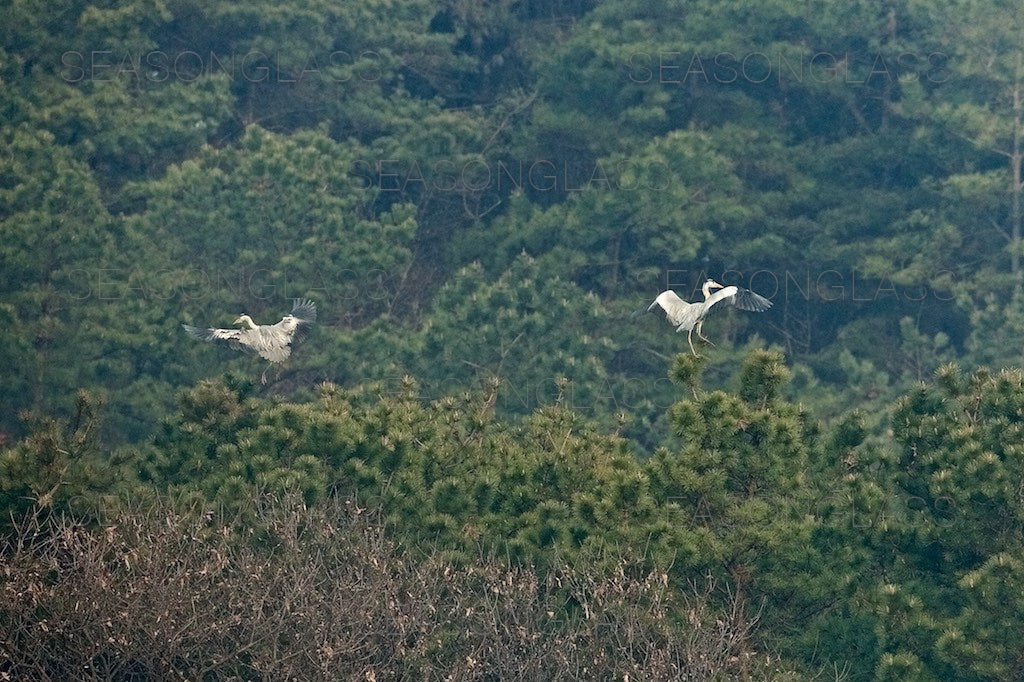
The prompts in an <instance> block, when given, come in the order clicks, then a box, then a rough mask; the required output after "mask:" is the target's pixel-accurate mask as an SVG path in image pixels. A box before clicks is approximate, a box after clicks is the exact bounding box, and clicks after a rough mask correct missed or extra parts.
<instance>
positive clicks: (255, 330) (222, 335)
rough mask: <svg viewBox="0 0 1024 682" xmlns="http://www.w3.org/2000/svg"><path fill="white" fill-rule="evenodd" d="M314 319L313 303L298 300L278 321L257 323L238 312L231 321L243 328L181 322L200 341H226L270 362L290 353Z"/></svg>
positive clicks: (281, 360)
mask: <svg viewBox="0 0 1024 682" xmlns="http://www.w3.org/2000/svg"><path fill="white" fill-rule="evenodd" d="M314 322H316V304H315V303H313V302H312V301H309V300H303V299H297V300H296V301H295V302H294V304H293V305H292V311H291V312H290V313H288V314H287V315H285V316H284V317H283V318H281V321H280V322H278V323H277V324H256V323H255V322H253V321H252V318H251V317H249V316H248V315H244V314H243V315H239V317H238V319H237V320H235V321H234V323H233V324H241V325H244V326H243V328H242V329H204V328H202V327H193V326H192V325H190V324H183V325H181V326H182V327H184V328H185V331H186V332H188V333H189V334H191V335H192V336H194V337H196V338H197V339H202V340H203V341H211V342H214V343H222V344H227V345H228V346H230V347H231V348H233V349H235V350H241V351H245V352H247V353H257V354H259V355H260V356H261V357H263V358H265V359H267V360H269V361H270V362H272V363H282V362H284V361H285V360H287V359H288V356H289V355H291V353H292V344H293V343H295V342H296V341H298V340H299V339H300V338H302V337H303V336H305V335H306V334H307V333H308V332H309V329H310V327H312V325H313V323H314ZM260 382H261V383H264V384H265V383H267V370H263V377H262V378H261V379H260Z"/></svg>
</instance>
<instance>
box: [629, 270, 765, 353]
mask: <svg viewBox="0 0 1024 682" xmlns="http://www.w3.org/2000/svg"><path fill="white" fill-rule="evenodd" d="M712 289H718V291H716V292H715V293H711V290H712ZM701 291H702V292H704V300H703V301H699V302H696V303H688V302H686V301H684V300H683V299H681V298H679V296H677V295H676V292H674V291H672V290H671V289H666V290H665V291H663V292H661V293H660V294H658V296H657V298H655V299H654V302H653V303H651V304H650V305H649V306H647V307H646V309H645V308H641V309H640V310H638V311H636V312H635V313H633V316H634V317H635V316H637V315H641V314H643V313H645V312H648V313H649V312H653V311H654V309H655V308H661V309H662V310H663V311H664V312H665V316H666V317H667V318H668V321H669V322H671V323H672V324H673V325H674V326H675V328H676V331H677V332H682V331H685V332H687V334H686V340H687V341H688V342H689V344H690V352H692V353H693V354H694V355H697V351H696V350H694V348H693V332H694V330H696V331H697V336H698V337H700V338H701V339H703V340H705V341H707V342H708V343H711V345H714V344H713V343H712V342H711V339H709V338H707V337H706V336H704V334H703V333H702V332H701V327H702V325H703V324H704V318H705V317H707V314H708V312H709V311H710V310H711V309H712V308H713V307H714V306H715V304H717V303H720V302H722V301H725V302H727V303H730V304H732V305H734V306H736V307H737V308H739V309H740V310H748V311H750V312H755V313H762V312H764V311H765V310H768V309H769V308H771V307H772V302H771V301H769V300H768V299H767V298H765V297H764V296H761V295H760V294H756V293H754V292H753V291H751V290H750V289H741V288H739V287H737V286H723V285H721V284H719V283H718V282H716V281H715V280H713V279H709V280H708V281H706V282H704V286H702V287H701Z"/></svg>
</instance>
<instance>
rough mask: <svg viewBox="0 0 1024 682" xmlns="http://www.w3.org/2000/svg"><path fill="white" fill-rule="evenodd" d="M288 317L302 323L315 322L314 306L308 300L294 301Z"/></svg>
mask: <svg viewBox="0 0 1024 682" xmlns="http://www.w3.org/2000/svg"><path fill="white" fill-rule="evenodd" d="M290 316H291V317H294V318H296V319H298V320H301V321H303V322H316V304H315V303H313V302H312V301H310V300H309V299H296V301H295V304H294V305H293V306H292V312H291V314H290ZM287 317H289V316H288V315H286V316H285V318H286V319H287Z"/></svg>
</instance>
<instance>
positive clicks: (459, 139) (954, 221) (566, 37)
mask: <svg viewBox="0 0 1024 682" xmlns="http://www.w3.org/2000/svg"><path fill="white" fill-rule="evenodd" d="M1022 16H1024V15H1022V14H1021V12H1020V11H1019V9H1018V8H1017V7H1016V6H1015V5H1014V4H1013V3H1012V2H1009V1H1008V0H949V1H948V2H941V3H939V4H937V5H935V4H932V5H928V4H925V3H898V2H897V3H887V4H881V5H880V4H878V3H871V2H865V1H862V0H856V1H852V2H851V1H849V0H848V1H845V2H838V1H837V0H816V1H815V2H810V3H803V4H798V5H794V4H792V3H790V4H785V3H781V2H777V1H776V2H767V3H752V2H749V1H748V0H724V1H723V0H718V1H716V2H710V1H709V0H687V1H686V2H682V1H679V0H658V1H655V2H647V1H642V0H608V1H605V2H592V1H590V0H566V1H564V2H554V3H539V2H497V3H493V2H492V3H483V4H481V3H472V2H468V1H465V0H444V1H443V2H439V3H438V2H427V1H426V0H408V1H404V2H399V3H338V2H329V1H327V0H285V1H283V2H270V1H269V0H258V1H256V2H249V3H242V4H239V3H233V2H227V1H223V0H216V1H214V2H211V3H206V4H200V3H196V2H191V1H187V2H186V1H179V0H174V1H168V2H162V1H159V2H150V1H149V0H119V1H117V2H104V3H98V4H89V3H83V2H79V1H72V2H67V3H53V2H48V1H44V2H42V3H35V4H32V3H27V2H24V1H22V0H15V1H13V2H8V3H6V4H5V5H4V6H3V7H2V8H0V38H2V41H0V45H2V46H3V47H2V48H0V84H2V86H3V87H0V121H2V122H3V126H2V130H0V151H2V153H0V272H2V275H3V277H2V281H0V347H2V348H3V351H4V359H5V362H4V363H3V365H2V367H0V387H2V388H0V391H2V393H0V511H2V512H3V514H4V519H5V520H4V521H3V523H5V524H6V523H8V520H7V519H12V517H11V515H12V514H13V516H14V517H18V516H19V515H22V514H23V513H25V511H26V510H27V509H28V508H29V507H30V506H31V505H33V504H34V505H39V506H41V507H43V508H44V509H45V510H46V513H64V512H73V513H81V514H84V515H91V514H94V513H95V511H96V508H97V507H98V506H99V507H104V509H106V508H109V507H110V506H112V505H114V504H115V501H116V500H117V499H120V498H124V497H126V496H134V497H138V498H142V499H151V498H161V497H163V496H172V497H181V498H184V499H186V500H196V501H202V503H203V504H204V505H212V506H217V507H220V508H224V509H236V510H241V509H244V508H245V501H246V500H248V499H250V498H253V497H258V496H261V495H267V494H270V495H285V494H287V495H295V496H298V497H299V498H300V499H302V500H303V501H304V503H306V504H307V505H310V506H311V507H313V508H318V507H319V506H320V505H324V504H327V503H328V501H329V500H331V499H341V498H345V499H352V500H355V501H357V503H358V504H360V505H369V506H372V507H373V508H380V509H381V510H382V514H383V523H384V525H385V528H386V532H387V533H389V534H390V535H391V537H392V538H393V539H394V540H395V541H397V542H399V543H402V544H403V546H404V547H405V548H406V549H407V550H409V551H410V552H419V553H421V554H422V555H424V556H435V555H438V556H439V555H444V557H446V558H445V560H446V561H451V562H452V565H468V564H469V563H471V562H472V561H474V560H475V559H476V558H477V557H478V555H479V552H480V551H481V550H484V551H486V552H493V553H494V554H495V555H496V556H502V557H504V558H505V559H506V560H511V561H512V562H514V563H519V564H522V565H527V564H530V565H533V566H534V567H535V568H538V569H539V570H540V571H541V572H543V571H546V570H549V569H552V568H553V567H555V566H557V565H559V561H562V560H563V559H566V558H571V559H573V560H578V561H588V562H591V563H592V564H593V566H594V567H595V568H596V569H597V570H599V571H612V570H613V569H614V568H615V566H616V565H617V564H616V562H617V561H618V557H621V556H622V555H623V553H625V554H627V555H629V556H630V557H632V558H633V559H635V560H636V562H635V564H634V565H636V566H642V567H643V570H644V571H656V572H659V571H660V573H658V575H662V574H663V575H664V576H666V580H667V581H669V585H668V588H669V589H671V590H672V594H674V595H675V596H676V597H678V596H679V595H680V594H682V593H683V592H686V593H687V594H689V592H687V590H688V589H691V588H692V585H693V584H694V583H695V582H700V581H703V580H705V579H706V576H711V577H712V579H713V581H714V584H715V585H716V586H717V590H716V591H713V592H711V593H709V595H708V596H709V604H710V606H709V609H710V611H709V613H711V614H714V616H715V617H716V618H717V617H719V616H721V617H722V618H721V619H722V620H723V622H726V621H728V620H729V616H728V615H727V614H726V612H725V611H723V609H725V608H727V607H728V608H732V607H736V608H739V609H740V611H741V612H742V614H743V615H745V616H746V617H749V618H750V619H752V618H753V615H754V614H755V613H760V621H759V622H760V624H761V626H762V627H761V628H760V629H759V631H758V635H757V638H756V639H757V641H756V643H753V644H750V646H749V647H748V649H747V650H745V651H741V652H739V653H737V652H736V651H735V650H729V651H730V655H733V654H736V656H735V661H734V663H735V664H736V665H739V666H740V667H741V668H743V670H741V671H738V672H737V671H736V670H735V669H733V668H730V669H729V670H730V673H729V674H733V673H735V674H736V675H737V676H739V677H743V676H748V677H750V676H754V673H755V670H754V669H753V668H751V669H747V668H746V667H745V666H747V663H746V661H750V660H753V659H752V658H751V656H752V655H753V653H754V652H757V653H758V655H761V654H764V656H766V657H767V656H774V655H776V654H781V655H782V656H783V657H784V658H785V659H786V660H787V661H791V662H793V665H785V666H782V668H785V669H789V668H798V669H799V670H800V671H801V672H802V673H806V674H807V675H808V676H811V675H813V674H816V673H820V672H821V670H822V669H823V668H822V667H823V666H825V667H826V668H827V667H828V666H829V664H834V665H835V666H836V668H837V669H838V670H839V671H840V674H839V676H840V677H841V676H842V674H843V671H845V672H848V673H849V676H850V677H851V678H854V679H873V678H878V679H894V680H896V679H968V680H988V679H999V680H1003V679H1005V680H1015V679H1020V678H1021V676H1022V670H1024V659H1021V658H1020V654H1019V652H1020V651H1022V650H1024V643H1022V642H1021V641H1020V637H1019V636H1018V635H1017V633H1018V631H1019V630H1020V628H1018V627H1015V624H1016V623H1015V621H1016V620H1017V619H1018V618H1016V617H1017V616H1018V615H1019V613H1020V611H1021V608H1022V605H1021V604H1020V599H1019V598H1018V597H1017V596H1015V595H1017V594H1019V592H1020V584H1021V577H1020V576H1021V566H1022V565H1024V555H1022V549H1021V547H1022V545H1021V536H1022V531H1021V508H1022V505H1024V500H1022V498H1021V495H1020V492H1019V490H1020V488H1021V485H1020V481H1021V477H1022V476H1024V473H1022V472H1021V466H1020V464H1021V461H1020V460H1021V451H1022V449H1024V446H1022V445H1021V444H1020V443H1018V441H1019V440H1021V437H1022V433H1021V427H1020V425H1019V423H1018V422H1021V420H1022V414H1024V401H1022V399H1021V395H1022V393H1024V391H1022V390H1021V379H1020V375H1019V371H1018V370H1017V369H1015V367H1016V366H1018V365H1020V363H1021V357H1022V350H1021V339H1022V336H1024V293H1022V291H1024V289H1022V286H1021V284H1022V277H1024V274H1022V273H1024V268H1022V265H1021V259H1020V257H1021V255H1022V253H1024V247H1022V237H1021V233H1022V230H1024V227H1022V225H1024V182H1022V178H1021V172H1022V171H1021V169H1022V168H1024V147H1022V143H1024V137H1022V135H1021V134H1020V130H1021V129H1022V116H1024V114H1022V112H1024V107H1022V106H1021V101H1020V100H1021V92H1024V71H1022V68H1021V64H1022V59H1024V57H1022V54H1024V53H1022V47H1021V46H1022V45H1024V41H1022V40H1021V37H1022V35H1024V33H1022V24H1021V21H1022ZM707 276H713V277H715V278H716V279H719V280H720V281H722V282H723V283H725V284H737V285H740V286H744V287H748V288H751V289H754V290H755V291H757V292H758V293H760V294H762V295H764V296H767V297H769V298H770V299H771V300H772V302H773V304H774V305H773V307H772V308H771V310H769V311H767V312H765V313H760V314H751V313H747V312H744V311H738V310H735V309H732V308H730V307H728V306H722V307H721V308H719V309H716V310H714V311H712V313H711V314H710V315H709V316H708V319H707V320H706V324H705V326H704V332H705V333H706V334H707V335H708V336H709V338H710V339H712V340H713V343H714V344H715V345H714V346H712V345H710V344H707V343H704V342H700V343H699V344H698V346H697V350H698V352H699V353H700V354H701V356H702V357H693V356H692V355H690V354H689V353H688V347H687V344H686V339H685V338H684V336H685V335H683V334H677V333H675V332H674V331H673V330H672V329H671V327H669V326H668V325H666V324H665V323H664V322H663V321H661V320H655V319H654V316H645V317H643V318H640V319H632V318H629V317H628V315H629V313H630V312H631V311H633V310H636V308H637V307H638V306H639V305H640V304H641V303H642V302H646V303H649V302H650V300H651V299H652V298H653V296H655V295H657V293H658V292H660V291H663V290H665V289H668V288H671V289H674V290H675V291H676V292H677V293H678V294H679V295H680V296H682V297H683V298H685V299H687V300H691V301H692V300H696V299H697V298H699V297H700V295H701V294H700V285H701V283H702V282H703V280H704V278H705V277H707ZM297 297H309V298H312V299H313V300H314V301H315V302H316V303H317V305H318V310H319V312H320V317H319V319H318V323H317V325H316V327H315V328H314V330H313V334H312V335H311V336H310V337H309V338H308V339H306V340H305V342H304V343H303V344H302V345H300V346H298V347H297V348H296V349H295V352H294V354H293V355H292V357H291V358H289V360H288V362H287V363H286V364H285V365H284V366H283V367H281V368H280V371H279V372H277V371H276V370H274V371H272V372H271V381H270V382H269V383H268V385H267V386H265V387H264V386H262V385H257V384H256V382H255V381H254V380H255V377H257V376H259V374H260V372H262V370H263V369H264V367H265V365H266V363H265V362H263V361H262V360H261V359H258V358H256V357H253V356H246V355H242V354H239V353H235V352H233V351H231V350H228V349H224V348H219V347H215V346H211V345H206V344H202V343H198V342H195V341H194V340H193V339H190V338H189V337H188V336H187V335H185V334H184V333H183V332H182V330H181V326H180V325H181V324H182V323H191V324H197V325H202V326H218V327H226V326H229V325H230V324H231V321H232V320H234V319H235V318H236V316H238V315H239V314H240V313H248V314H250V315H251V316H253V317H254V318H255V319H256V320H257V321H258V322H261V323H273V322H276V321H277V320H278V319H280V317H281V316H282V315H283V314H284V313H286V312H287V311H288V309H289V308H290V305H291V302H290V300H291V299H292V298H297ZM954 363H955V364H954ZM981 367H991V368H992V369H991V370H983V369H980V368H981ZM961 368H962V369H961ZM216 377H221V378H216ZM411 377H415V379H412V378H411ZM101 405H104V406H105V407H104V408H102V409H101V407H100V406H101ZM101 414H102V416H101ZM243 516H244V515H243ZM90 518H101V516H95V517H93V516H90ZM12 520H13V519H12ZM248 520H251V518H249V519H248ZM637 570H639V569H637ZM652 574H653V573H648V574H647V575H652ZM637 575H639V573H638V574H637ZM634 577H635V576H634ZM623 579H624V580H625V579H626V577H624V578H623ZM724 594H731V595H732V597H733V600H732V601H731V602H729V603H727V600H726V599H724V598H723V595H724ZM562 596H563V597H564V596H565V595H564V594H562ZM670 601H671V600H670ZM676 606H678V605H677V604H675V603H673V604H671V605H668V606H666V607H665V609H666V610H665V613H666V614H668V615H669V616H670V617H672V618H679V619H683V620H685V618H686V617H687V616H686V614H684V613H683V612H682V611H679V610H678V609H676ZM580 608H583V606H580ZM759 609H760V611H759ZM710 617H711V616H709V618H710ZM712 620H713V619H712ZM658 627H661V626H660V625H659V626H658ZM655 629H656V630H657V628H655ZM442 630H443V628H442ZM529 631H530V632H533V630H529ZM657 631H658V632H659V633H660V634H659V635H658V636H659V637H660V636H664V632H666V631H665V630H657ZM457 639H458V638H457V637H456V635H455V634H453V632H452V631H450V630H449V631H443V632H440V633H439V635H438V641H439V642H441V643H440V644H436V645H435V644H433V643H432V644H430V645H429V646H428V645H426V644H423V643H422V642H421V643H420V644H422V645H423V646H424V647H426V649H422V648H421V649H416V651H418V652H420V653H423V652H424V651H426V650H428V649H429V650H430V651H431V652H433V653H437V651H441V650H444V651H448V652H449V653H451V652H459V657H460V658H459V660H458V661H456V659H455V658H451V659H446V660H447V662H446V663H445V664H444V665H441V668H444V669H445V670H446V671H455V670H456V669H458V670H462V671H463V672H461V673H458V674H465V675H466V676H468V677H472V676H473V675H475V674H476V673H477V672H478V671H470V672H467V671H466V670H464V669H463V668H458V666H462V665H469V664H468V663H466V662H465V661H463V660H462V658H461V656H462V652H463V651H464V650H463V649H460V648H459V647H458V646H456V645H455V644H453V642H456V641H457ZM447 644H451V645H452V648H450V649H446V645H447ZM408 646H410V647H412V646H413V645H412V644H409V645H408ZM435 646H436V649H431V647H435ZM602 646H603V645H602ZM744 646H746V645H744ZM588 651H589V650H588ZM602 651H604V650H603V649H602ZM660 651H664V649H662V650H660ZM605 653H606V655H610V654H607V652H605ZM746 654H751V656H747V655H746ZM417 655H419V654H417ZM424 655H426V654H424ZM452 655H453V656H454V655H455V654H452ZM638 655H639V654H638ZM652 655H653V654H652ZM425 660H427V659H418V660H417V661H416V662H413V663H409V664H408V667H407V668H405V669H403V672H402V673H401V674H405V675H407V676H413V677H423V676H429V673H430V672H436V670H437V669H434V668H430V667H429V665H428V664H427V663H425V662H424V661H425ZM435 660H441V659H435ZM751 665H752V664H751ZM243 668H244V666H243V667H242V668H238V669H237V670H234V671H233V672H232V673H231V674H237V675H238V676H241V677H246V676H249V677H253V676H256V672H254V671H255V669H256V668H255V667H252V668H251V669H249V668H244V669H243ZM382 670H383V669H382ZM637 670H647V671H648V672H649V671H650V670H653V669H648V668H642V667H641V668H622V669H618V668H616V669H615V671H614V673H615V674H616V675H620V676H621V674H624V673H625V672H629V671H632V672H633V673H634V676H637V675H640V673H637V672H636V671H637ZM658 670H663V669H660V668H659V669H658ZM665 670H667V669H665ZM756 670H757V671H760V672H763V673H764V674H765V675H769V676H770V674H771V672H772V671H768V670H767V669H765V670H761V669H760V668H757V669H756ZM122 672H124V673H125V674H126V675H127V674H129V673H131V672H132V671H127V672H126V671H122ZM534 672H536V671H535V670H534ZM576 672H579V671H576ZM5 673H6V670H5V669H4V668H2V667H0V676H2V675H3V674H5ZM396 674H399V673H396ZM695 674H696V673H695ZM780 674H781V673H780ZM111 675H113V673H111ZM325 675H326V673H325ZM481 675H482V674H481ZM651 675H653V676H656V675H654V673H651ZM666 675H667V673H666ZM57 676H59V675H57ZM326 676H327V677H330V676H329V675H326ZM382 676H383V673H382ZM524 676H525V674H524ZM541 676H543V675H541ZM584 676H585V675H584ZM589 676H590V677H594V676H595V675H594V674H591V675H589ZM698 676H699V675H698Z"/></svg>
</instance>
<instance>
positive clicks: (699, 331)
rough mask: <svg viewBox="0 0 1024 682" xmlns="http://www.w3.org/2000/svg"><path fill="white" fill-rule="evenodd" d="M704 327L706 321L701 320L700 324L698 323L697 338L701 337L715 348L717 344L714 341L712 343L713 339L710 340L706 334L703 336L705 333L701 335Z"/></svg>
mask: <svg viewBox="0 0 1024 682" xmlns="http://www.w3.org/2000/svg"><path fill="white" fill-rule="evenodd" d="M703 325H704V320H701V321H700V322H698V323H697V336H699V337H700V338H702V339H704V340H705V341H707V342H708V343H710V344H711V345H712V346H713V345H715V342H714V341H712V340H711V339H709V338H708V337H706V336H704V334H703V333H701V327H702V326H703Z"/></svg>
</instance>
